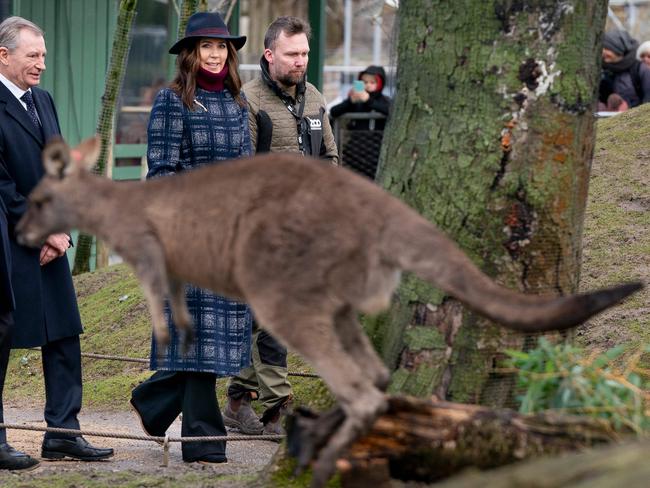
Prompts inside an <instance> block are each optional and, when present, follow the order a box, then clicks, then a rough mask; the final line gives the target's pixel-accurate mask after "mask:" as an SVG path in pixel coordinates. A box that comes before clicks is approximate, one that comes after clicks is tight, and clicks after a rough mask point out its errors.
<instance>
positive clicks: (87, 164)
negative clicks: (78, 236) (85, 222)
mask: <svg viewBox="0 0 650 488" xmlns="http://www.w3.org/2000/svg"><path fill="white" fill-rule="evenodd" d="M100 145H101V144H100V140H99V137H97V136H95V137H91V138H89V139H86V140H84V141H82V142H81V143H80V144H79V145H78V146H76V147H74V148H72V149H71V148H69V147H68V145H67V144H66V143H65V142H64V141H63V139H61V138H55V139H52V140H51V141H50V142H48V144H47V145H46V146H45V148H44V149H43V167H44V168H45V176H44V177H43V178H42V179H41V181H40V182H39V184H38V185H37V186H36V187H35V188H34V189H33V190H32V192H31V193H30V194H29V198H28V207H27V211H26V212H25V214H24V215H23V217H22V218H21V219H20V222H18V225H17V226H16V240H17V241H18V242H19V243H20V244H22V245H26V246H33V247H40V246H41V245H42V244H43V242H45V239H47V236H49V235H50V234H54V233H57V232H64V231H69V230H70V229H71V228H72V227H73V226H75V225H76V219H77V215H78V208H79V206H80V205H88V204H89V203H90V200H91V199H92V193H90V192H88V190H87V189H85V188H84V185H83V184H82V180H83V177H84V175H87V174H88V171H89V170H90V169H91V168H92V167H93V166H94V165H95V162H96V161H97V157H98V155H99V149H100Z"/></svg>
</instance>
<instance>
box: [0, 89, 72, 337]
mask: <svg viewBox="0 0 650 488" xmlns="http://www.w3.org/2000/svg"><path fill="white" fill-rule="evenodd" d="M32 95H33V98H34V104H35V105H36V110H37V112H38V116H39V118H40V120H41V124H42V128H41V130H39V129H38V128H37V127H36V126H35V125H34V124H33V122H32V121H31V120H30V118H29V116H28V115H27V111H26V110H25V108H24V107H23V106H22V105H21V103H20V102H19V101H18V100H17V99H16V97H15V96H14V95H13V94H12V93H11V92H10V91H9V90H8V89H7V87H5V86H4V84H2V83H0V198H1V199H2V201H3V202H4V204H5V206H6V208H7V220H8V223H9V241H10V247H11V257H12V268H13V269H12V285H13V291H14V295H15V299H16V310H15V311H14V324H15V325H14V335H13V347H18V348H22V347H35V346H42V345H44V344H46V343H48V342H52V341H55V340H58V339H63V338H65V337H71V336H74V335H78V334H80V333H81V332H82V327H81V319H80V318H79V310H78V308H77V300H76V295H75V291H74V286H73V284H72V276H71V275H70V267H69V265H68V260H67V258H66V256H62V257H60V258H56V259H54V260H53V261H51V262H50V263H48V264H47V265H45V266H41V265H40V263H39V255H40V250H39V249H31V248H27V247H23V246H20V245H18V243H16V240H15V235H14V232H13V229H14V227H15V225H16V224H17V223H18V221H19V220H20V217H21V216H22V215H23V213H24V212H25V210H26V209H27V202H26V198H27V196H28V195H29V193H30V192H31V191H32V189H33V188H34V187H35V186H36V184H37V183H38V182H39V180H40V179H41V178H42V177H43V174H44V169H43V163H42V160H41V152H42V151H43V145H44V143H45V141H47V140H48V139H50V138H51V137H52V136H55V135H59V134H60V133H61V129H60V128H59V120H58V116H57V113H56V109H55V107H54V101H53V100H52V97H51V96H50V94H49V93H48V92H46V91H45V90H41V89H39V88H36V87H33V88H32Z"/></svg>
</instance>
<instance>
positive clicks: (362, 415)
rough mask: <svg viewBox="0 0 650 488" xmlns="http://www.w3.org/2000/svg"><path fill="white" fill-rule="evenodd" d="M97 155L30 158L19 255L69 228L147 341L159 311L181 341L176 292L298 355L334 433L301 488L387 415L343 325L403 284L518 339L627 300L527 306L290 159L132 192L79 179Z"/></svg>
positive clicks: (377, 203)
mask: <svg viewBox="0 0 650 488" xmlns="http://www.w3.org/2000/svg"><path fill="white" fill-rule="evenodd" d="M98 144H99V143H98V140H97V139H91V140H87V141H84V142H83V143H82V144H81V145H80V146H78V147H77V148H76V149H74V150H73V151H72V158H70V151H69V149H68V147H67V146H66V145H65V143H64V142H63V141H55V142H53V143H50V144H49V145H48V146H47V147H46V149H45V151H44V165H45V167H46V171H47V175H46V176H45V177H44V178H43V179H42V181H41V182H40V184H39V185H38V186H37V187H36V188H35V189H34V191H33V192H32V194H31V195H30V197H29V200H30V205H29V209H28V211H27V212H26V214H25V215H24V217H23V218H22V220H21V221H20V223H19V224H18V226H17V228H16V232H17V235H18V239H19V242H21V243H24V244H29V245H40V244H41V243H42V242H43V241H44V240H45V238H46V237H47V236H48V235H49V234H52V233H55V232H62V231H65V230H69V229H71V228H79V229H81V230H84V231H87V232H91V233H93V234H95V235H97V236H99V237H100V238H101V239H104V240H105V241H106V242H107V243H108V244H109V245H110V246H111V247H112V248H113V249H114V250H115V251H116V252H117V253H119V254H120V255H121V256H122V257H123V258H124V260H125V261H126V262H128V263H129V264H130V265H131V266H133V268H134V269H135V273H136V274H137V276H138V278H139V279H140V281H141V283H142V287H143V289H144V292H145V296H146V299H147V301H148V303H149V308H150V310H151V316H152V322H153V329H154V333H155V337H156V339H157V340H158V341H159V343H161V344H164V343H166V342H167V341H168V329H167V325H166V323H165V319H164V316H163V300H164V298H165V297H166V296H169V297H170V305H171V307H172V313H173V315H174V321H175V323H176V324H177V327H178V328H179V329H184V330H186V331H189V330H191V327H190V325H191V324H190V316H189V314H188V312H187V308H186V304H185V301H184V296H183V286H182V285H183V283H185V282H190V283H193V284H195V285H198V286H200V287H203V288H209V289H212V290H214V291H215V292H217V293H220V294H223V295H226V296H229V297H231V298H234V299H238V300H243V301H246V302H247V303H249V304H250V306H251V307H252V309H253V311H254V313H255V316H256V318H257V320H258V321H259V322H260V324H261V325H262V326H263V327H264V328H265V329H266V330H268V331H269V332H270V333H271V334H272V335H273V336H274V337H277V338H278V339H279V340H280V341H282V342H283V343H285V344H286V345H287V346H288V347H289V348H291V349H293V350H294V351H296V352H298V353H299V354H301V355H302V356H304V357H305V358H306V359H307V360H308V361H309V362H311V363H312V365H313V366H314V368H315V370H316V371H317V372H318V373H319V374H320V376H321V377H322V378H323V379H324V381H325V382H326V383H327V385H328V386H329V388H330V389H331V391H332V392H333V394H334V395H335V396H336V398H337V400H338V401H339V402H340V404H341V407H342V408H343V410H344V412H345V414H346V418H345V420H344V421H343V423H342V424H341V425H340V427H339V428H338V430H337V431H336V432H335V433H334V434H333V435H332V437H331V438H330V440H329V442H328V444H327V446H326V447H325V448H324V449H323V450H322V451H321V453H320V455H319V457H318V460H317V463H316V467H317V469H316V471H315V476H314V484H315V485H319V484H321V483H324V481H325V480H326V479H327V478H328V477H329V476H330V474H332V472H333V470H334V466H335V461H336V459H337V456H338V454H339V453H340V452H341V451H342V450H343V449H344V448H346V447H347V446H348V445H349V444H350V443H351V442H352V441H353V440H354V439H355V438H356V436H358V435H359V434H360V433H361V432H362V431H364V430H366V429H368V428H369V427H370V425H371V424H372V422H373V420H374V419H375V418H376V416H377V415H378V414H379V413H381V412H382V411H383V409H384V408H385V406H386V399H385V396H384V393H383V390H384V389H385V387H386V385H387V383H388V379H389V373H388V371H387V369H386V367H385V366H384V364H383V363H382V361H381V360H380V359H379V357H378V356H377V354H376V353H375V351H374V350H373V347H372V345H371V344H370V342H369V340H368V338H367V337H366V335H365V334H364V333H363V330H362V329H361V327H360V325H359V323H358V321H357V313H358V312H363V313H369V314H373V313H376V312H379V311H381V310H383V309H385V308H387V307H388V306H389V304H390V301H391V297H392V294H393V292H394V290H395V288H396V287H397V285H398V283H399V280H400V273H401V271H402V270H407V271H412V272H414V273H415V274H416V275H417V276H419V277H420V278H422V279H424V280H426V281H428V282H430V283H432V284H434V285H435V286H437V287H439V288H441V289H442V290H444V291H445V292H446V293H449V294H450V295H452V296H454V297H456V298H457V299H459V300H460V301H461V302H463V303H465V304H466V305H467V306H468V307H470V308H471V309H473V310H475V311H476V312H478V313H480V314H483V315H485V316H487V317H489V318H490V319H492V320H494V321H496V322H499V323H501V324H503V325H505V326H507V327H509V328H512V329H515V330H520V331H545V330H549V329H563V328H567V327H572V326H574V325H577V324H579V323H581V322H582V321H584V320H585V319H587V318H588V317H590V316H591V315H593V314H595V313H597V312H599V311H601V310H603V309H605V308H607V307H609V306H611V305H613V304H615V303H617V302H618V301H620V300H621V299H623V298H624V297H626V296H627V295H629V294H631V293H633V292H634V291H636V290H638V289H639V288H641V286H642V285H641V284H639V283H631V284H624V285H620V286H616V287H613V288H609V289H605V290H601V291H596V292H592V293H586V294H582V295H575V296H568V297H560V298H557V297H550V296H531V295H524V294H522V293H519V292H516V291H511V290H508V289H506V288H503V287H501V286H499V285H497V284H496V283H494V282H493V281H492V280H491V279H490V278H488V277H487V276H486V275H484V274H483V273H482V272H481V271H480V270H479V269H478V268H477V267H476V266H475V265H474V264H473V263H472V261H471V260H470V259H469V258H468V257H467V256H466V255H465V254H464V253H463V252H462V251H461V250H460V249H459V248H458V247H457V246H456V244H454V242H452V241H451V240H450V239H448V238H447V237H446V236H445V235H444V234H443V233H442V232H440V231H439V230H438V229H436V227H435V226H434V225H432V224H431V223H430V222H428V221H427V220H425V219H424V218H423V217H421V216H420V215H419V214H418V213H417V212H415V211H414V210H412V209H411V208H409V207H408V206H407V205H405V204H404V203H402V202H401V201H400V200H398V199H397V198H394V197H393V196H391V195H389V194H388V193H387V192H385V191H383V190H382V189H381V188H379V187H378V186H376V185H375V184H373V183H372V182H370V181H368V180H366V179H364V178H362V177H359V176H356V175H354V174H352V173H351V172H349V171H347V170H344V169H341V168H336V167H331V166H329V165H327V164H323V163H320V162H318V161H312V160H306V159H305V158H303V157H301V156H299V155H290V154H278V153H275V154H265V155H261V156H256V157H253V158H249V159H242V160H237V161H235V162H227V163H223V164H217V165H211V166H208V167H204V168H201V169H198V170H194V171H190V172H186V173H182V174H178V175H176V176H173V177H166V178H159V179H156V180H151V181H147V182H120V183H116V182H112V181H110V180H108V179H106V178H102V177H99V176H96V175H93V174H91V173H90V172H89V171H88V167H91V166H92V165H94V163H95V158H96V157H97V156H96V153H97V151H98Z"/></svg>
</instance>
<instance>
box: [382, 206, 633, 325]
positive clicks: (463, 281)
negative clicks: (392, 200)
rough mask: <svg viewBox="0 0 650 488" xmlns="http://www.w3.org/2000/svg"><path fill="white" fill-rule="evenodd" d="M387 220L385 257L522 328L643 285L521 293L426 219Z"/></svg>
mask: <svg viewBox="0 0 650 488" xmlns="http://www.w3.org/2000/svg"><path fill="white" fill-rule="evenodd" d="M400 214H401V218H400V219H399V220H398V219H395V220H393V221H392V224H389V226H388V231H387V236H386V237H387V239H386V241H387V242H388V243H389V244H388V245H387V252H386V255H385V259H391V260H392V261H394V262H396V265H397V266H399V267H400V268H401V269H404V270H407V271H411V272H413V273H415V274H416V275H417V276H418V277H419V278H421V279H423V280H425V281H427V282H429V283H431V284H433V285H435V286H437V287H438V288H440V289H442V290H443V291H445V292H446V293H449V294H450V295H451V296H453V297H455V298H457V299H458V300H460V301H461V302H463V303H464V304H465V305H467V306H468V307H469V308H471V309H472V310H474V311H475V312H477V313H479V314H481V315H484V316H486V317H488V318H489V319H491V320H493V321H495V322H498V323H500V324H503V325H504V326H506V327H508V328H510V329H514V330H519V331H523V332H543V331H547V330H561V329H566V328H570V327H573V326H576V325H578V324H580V323H582V322H584V321H585V320H587V319H588V318H589V317H591V316H592V315H595V314H597V313H598V312H600V311H602V310H605V309H606V308H608V307H611V306H612V305H615V304H616V303H618V302H620V301H621V300H622V299H624V298H625V297H627V296H628V295H631V294H632V293H634V292H636V291H638V290H640V289H642V288H643V286H644V285H643V284H642V283H640V282H635V283H624V284H621V285H618V286H613V287H611V288H604V289H602V290H597V291H593V292H588V293H582V294H578V295H570V296H565V297H552V296H538V295H526V294H523V293H520V292H517V291H513V290H509V289H507V288H505V287H503V286H500V285H498V284H496V283H495V282H494V281H492V279H491V278H489V277H488V276H487V275H485V274H484V273H483V272H482V271H481V270H480V269H478V267H477V266H476V265H475V264H474V263H473V262H472V261H471V260H470V259H469V258H468V257H467V256H466V255H465V254H464V253H463V251H461V250H460V248H459V247H458V246H457V245H456V244H455V243H454V242H453V241H452V240H451V239H449V238H448V237H446V236H445V235H444V234H443V233H442V232H440V231H439V230H438V229H436V228H435V227H434V226H433V225H432V224H431V223H430V222H428V221H427V220H425V219H424V218H422V217H421V216H419V215H417V214H415V213H414V212H413V213H412V214H409V217H408V218H404V214H403V213H402V212H400Z"/></svg>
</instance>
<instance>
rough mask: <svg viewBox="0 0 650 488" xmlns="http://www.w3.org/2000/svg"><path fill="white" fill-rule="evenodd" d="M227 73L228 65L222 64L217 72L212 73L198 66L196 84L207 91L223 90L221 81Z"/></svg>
mask: <svg viewBox="0 0 650 488" xmlns="http://www.w3.org/2000/svg"><path fill="white" fill-rule="evenodd" d="M227 75H228V65H227V64H224V65H223V69H222V70H221V71H219V72H218V73H212V72H211V71H208V70H207V69H203V68H201V67H200V66H199V71H198V72H197V73H196V84H197V85H199V86H200V87H201V88H203V89H204V90H207V91H211V92H216V91H221V90H223V82H224V80H225V79H226V76H227Z"/></svg>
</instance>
